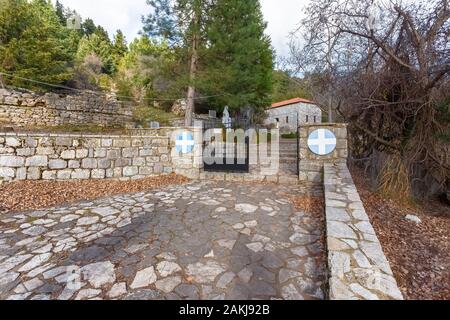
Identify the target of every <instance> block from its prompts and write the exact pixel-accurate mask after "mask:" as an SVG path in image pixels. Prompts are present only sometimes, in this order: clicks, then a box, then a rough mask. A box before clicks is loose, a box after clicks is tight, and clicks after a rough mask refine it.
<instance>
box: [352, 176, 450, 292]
mask: <svg viewBox="0 0 450 320" xmlns="http://www.w3.org/2000/svg"><path fill="white" fill-rule="evenodd" d="M353 177H354V178H355V183H356V184H357V187H358V190H359V193H360V195H361V198H362V200H363V202H364V206H365V208H366V211H367V213H368V215H369V217H370V219H371V221H372V224H373V225H374V228H375V230H376V232H377V234H378V237H379V239H380V241H381V244H382V246H383V250H384V252H385V254H386V256H387V258H388V260H389V262H390V263H391V266H392V269H393V271H394V274H395V277H396V279H397V281H398V284H399V286H400V289H401V290H402V292H403V294H404V296H405V298H407V299H409V300H448V299H450V208H449V207H448V206H445V205H444V204H440V203H438V202H430V203H427V204H424V205H422V206H420V207H408V206H406V205H404V204H399V203H396V202H394V201H392V200H388V199H384V198H382V197H381V196H380V195H379V194H376V193H374V192H371V191H370V190H369V188H368V187H366V186H367V185H368V184H367V183H366V181H365V180H364V179H363V178H361V177H362V175H361V174H360V173H357V172H355V174H353ZM408 214H413V215H416V216H418V217H419V218H420V219H421V220H422V223H421V224H419V225H417V224H416V223H414V222H411V221H408V220H406V219H405V217H406V216H407V215H408Z"/></svg>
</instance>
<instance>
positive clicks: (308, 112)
mask: <svg viewBox="0 0 450 320" xmlns="http://www.w3.org/2000/svg"><path fill="white" fill-rule="evenodd" d="M320 123H322V110H321V109H320V108H319V107H318V106H317V105H316V104H314V102H312V101H309V100H306V99H302V98H294V99H290V100H286V101H281V102H278V103H274V104H273V105H272V106H271V107H270V108H269V109H268V110H267V119H266V125H268V126H274V127H278V128H279V129H280V130H281V132H282V133H292V132H297V128H298V127H299V126H300V125H302V124H308V125H310V124H320Z"/></svg>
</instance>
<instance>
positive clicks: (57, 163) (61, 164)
mask: <svg viewBox="0 0 450 320" xmlns="http://www.w3.org/2000/svg"><path fill="white" fill-rule="evenodd" d="M48 167H49V169H50V170H59V169H66V168H67V161H65V160H61V159H55V160H50V161H49V163H48Z"/></svg>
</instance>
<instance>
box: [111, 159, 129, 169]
mask: <svg viewBox="0 0 450 320" xmlns="http://www.w3.org/2000/svg"><path fill="white" fill-rule="evenodd" d="M131 164H132V160H131V159H126V158H119V159H117V160H116V161H114V166H115V167H127V166H131Z"/></svg>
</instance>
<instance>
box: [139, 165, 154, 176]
mask: <svg viewBox="0 0 450 320" xmlns="http://www.w3.org/2000/svg"><path fill="white" fill-rule="evenodd" d="M139 174H140V175H144V176H150V175H152V174H153V168H151V167H141V168H139Z"/></svg>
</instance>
